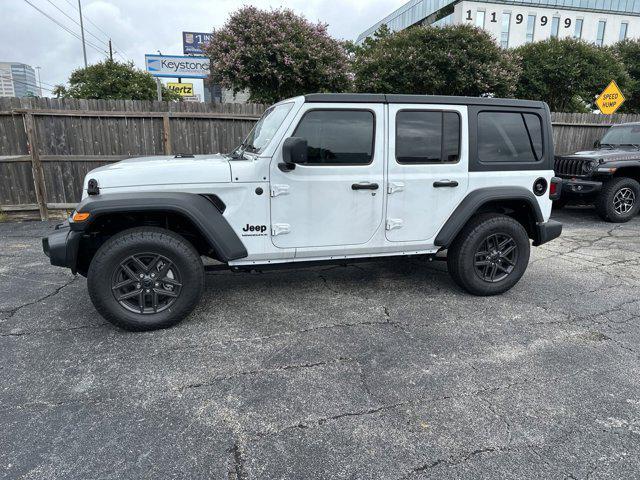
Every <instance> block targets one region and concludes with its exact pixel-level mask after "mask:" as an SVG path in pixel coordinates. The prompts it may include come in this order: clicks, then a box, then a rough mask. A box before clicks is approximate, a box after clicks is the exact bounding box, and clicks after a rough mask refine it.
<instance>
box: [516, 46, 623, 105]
mask: <svg viewBox="0 0 640 480" xmlns="http://www.w3.org/2000/svg"><path fill="white" fill-rule="evenodd" d="M516 52H517V53H518V55H519V56H520V57H521V59H522V76H521V78H520V81H519V82H518V88H517V90H516V96H517V97H519V98H528V99H532V100H544V101H545V102H547V103H548V104H549V108H551V110H552V111H554V112H574V111H590V110H593V109H594V108H596V107H595V104H594V102H595V99H596V97H597V96H598V95H599V94H600V92H601V91H602V90H603V89H604V88H605V87H606V86H607V85H608V84H609V82H610V81H611V80H616V82H617V83H618V86H619V87H620V88H621V89H622V90H623V91H624V90H625V88H626V87H627V85H628V83H629V77H628V75H627V72H626V70H625V67H624V65H623V64H622V62H621V61H620V59H619V58H618V56H617V55H616V54H615V53H614V52H613V51H612V50H611V49H607V48H602V47H598V46H596V45H594V44H591V43H586V42H584V41H582V40H577V39H573V38H563V39H560V40H559V39H556V38H551V39H549V40H545V41H542V42H535V43H529V44H527V45H523V46H522V47H519V48H517V49H516Z"/></svg>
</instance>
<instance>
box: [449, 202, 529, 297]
mask: <svg viewBox="0 0 640 480" xmlns="http://www.w3.org/2000/svg"><path fill="white" fill-rule="evenodd" d="M529 252H530V246H529V236H528V235H527V232H526V230H525V229H524V227H523V226H522V225H520V223H518V222H517V221H516V220H514V219H513V218H511V217H508V216H506V215H499V214H482V215H478V216H477V217H475V218H473V219H471V220H470V221H469V222H468V223H467V225H465V227H464V228H463V229H462V231H461V232H460V233H459V234H458V236H457V237H456V239H455V240H454V242H453V244H452V245H451V247H450V248H449V250H448V252H447V266H448V267H449V273H450V274H451V277H452V278H453V280H454V281H455V282H456V283H457V284H458V285H459V286H460V287H462V288H463V289H465V290H466V291H468V292H469V293H472V294H474V295H497V294H500V293H503V292H506V291H507V290H509V289H510V288H511V287H513V286H514V285H515V284H516V283H517V282H518V280H520V278H521V277H522V275H523V274H524V272H525V270H526V268H527V265H528V263H529Z"/></svg>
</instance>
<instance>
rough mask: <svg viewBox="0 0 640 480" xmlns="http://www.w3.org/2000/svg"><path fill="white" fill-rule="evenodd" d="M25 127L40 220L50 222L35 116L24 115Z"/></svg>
mask: <svg viewBox="0 0 640 480" xmlns="http://www.w3.org/2000/svg"><path fill="white" fill-rule="evenodd" d="M24 126H25V130H26V132H27V138H28V140H29V150H30V151H31V169H32V171H33V185H34V187H35V191H36V201H37V202H38V209H39V210H40V219H41V220H49V212H48V211H47V193H46V190H45V183H44V172H43V171H42V163H40V152H39V149H38V141H37V139H36V138H37V132H36V125H35V122H34V120H33V116H32V115H31V114H29V113H25V115H24Z"/></svg>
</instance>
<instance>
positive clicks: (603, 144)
mask: <svg viewBox="0 0 640 480" xmlns="http://www.w3.org/2000/svg"><path fill="white" fill-rule="evenodd" d="M600 146H601V147H609V148H616V146H615V145H614V144H613V143H601V144H600Z"/></svg>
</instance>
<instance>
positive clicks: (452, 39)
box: [352, 25, 520, 97]
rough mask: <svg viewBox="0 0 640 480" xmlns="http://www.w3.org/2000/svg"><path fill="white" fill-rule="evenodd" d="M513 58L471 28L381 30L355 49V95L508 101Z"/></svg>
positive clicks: (514, 80)
mask: <svg viewBox="0 0 640 480" xmlns="http://www.w3.org/2000/svg"><path fill="white" fill-rule="evenodd" d="M517 60H518V59H517V57H516V56H515V55H514V54H513V53H512V52H510V51H505V50H502V49H500V47H498V45H496V43H495V41H494V40H493V39H492V37H491V36H490V35H489V34H488V33H487V32H485V31H483V30H481V29H479V28H476V27H473V26H470V25H455V26H447V27H414V28H409V29H406V30H402V31H400V32H397V33H391V32H390V31H389V30H388V29H387V28H382V29H381V30H379V31H378V32H376V34H375V35H374V36H373V37H371V38H368V39H366V40H365V41H364V42H363V44H362V45H360V46H358V47H356V49H355V52H354V55H353V63H352V65H353V67H352V68H353V72H354V85H355V89H356V90H357V91H360V92H373V93H410V94H431V95H466V96H474V97H475V96H481V95H493V96H496V97H511V96H513V93H514V91H515V85H516V83H517V79H518V75H519V73H520V68H519V65H518V61H517Z"/></svg>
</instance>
